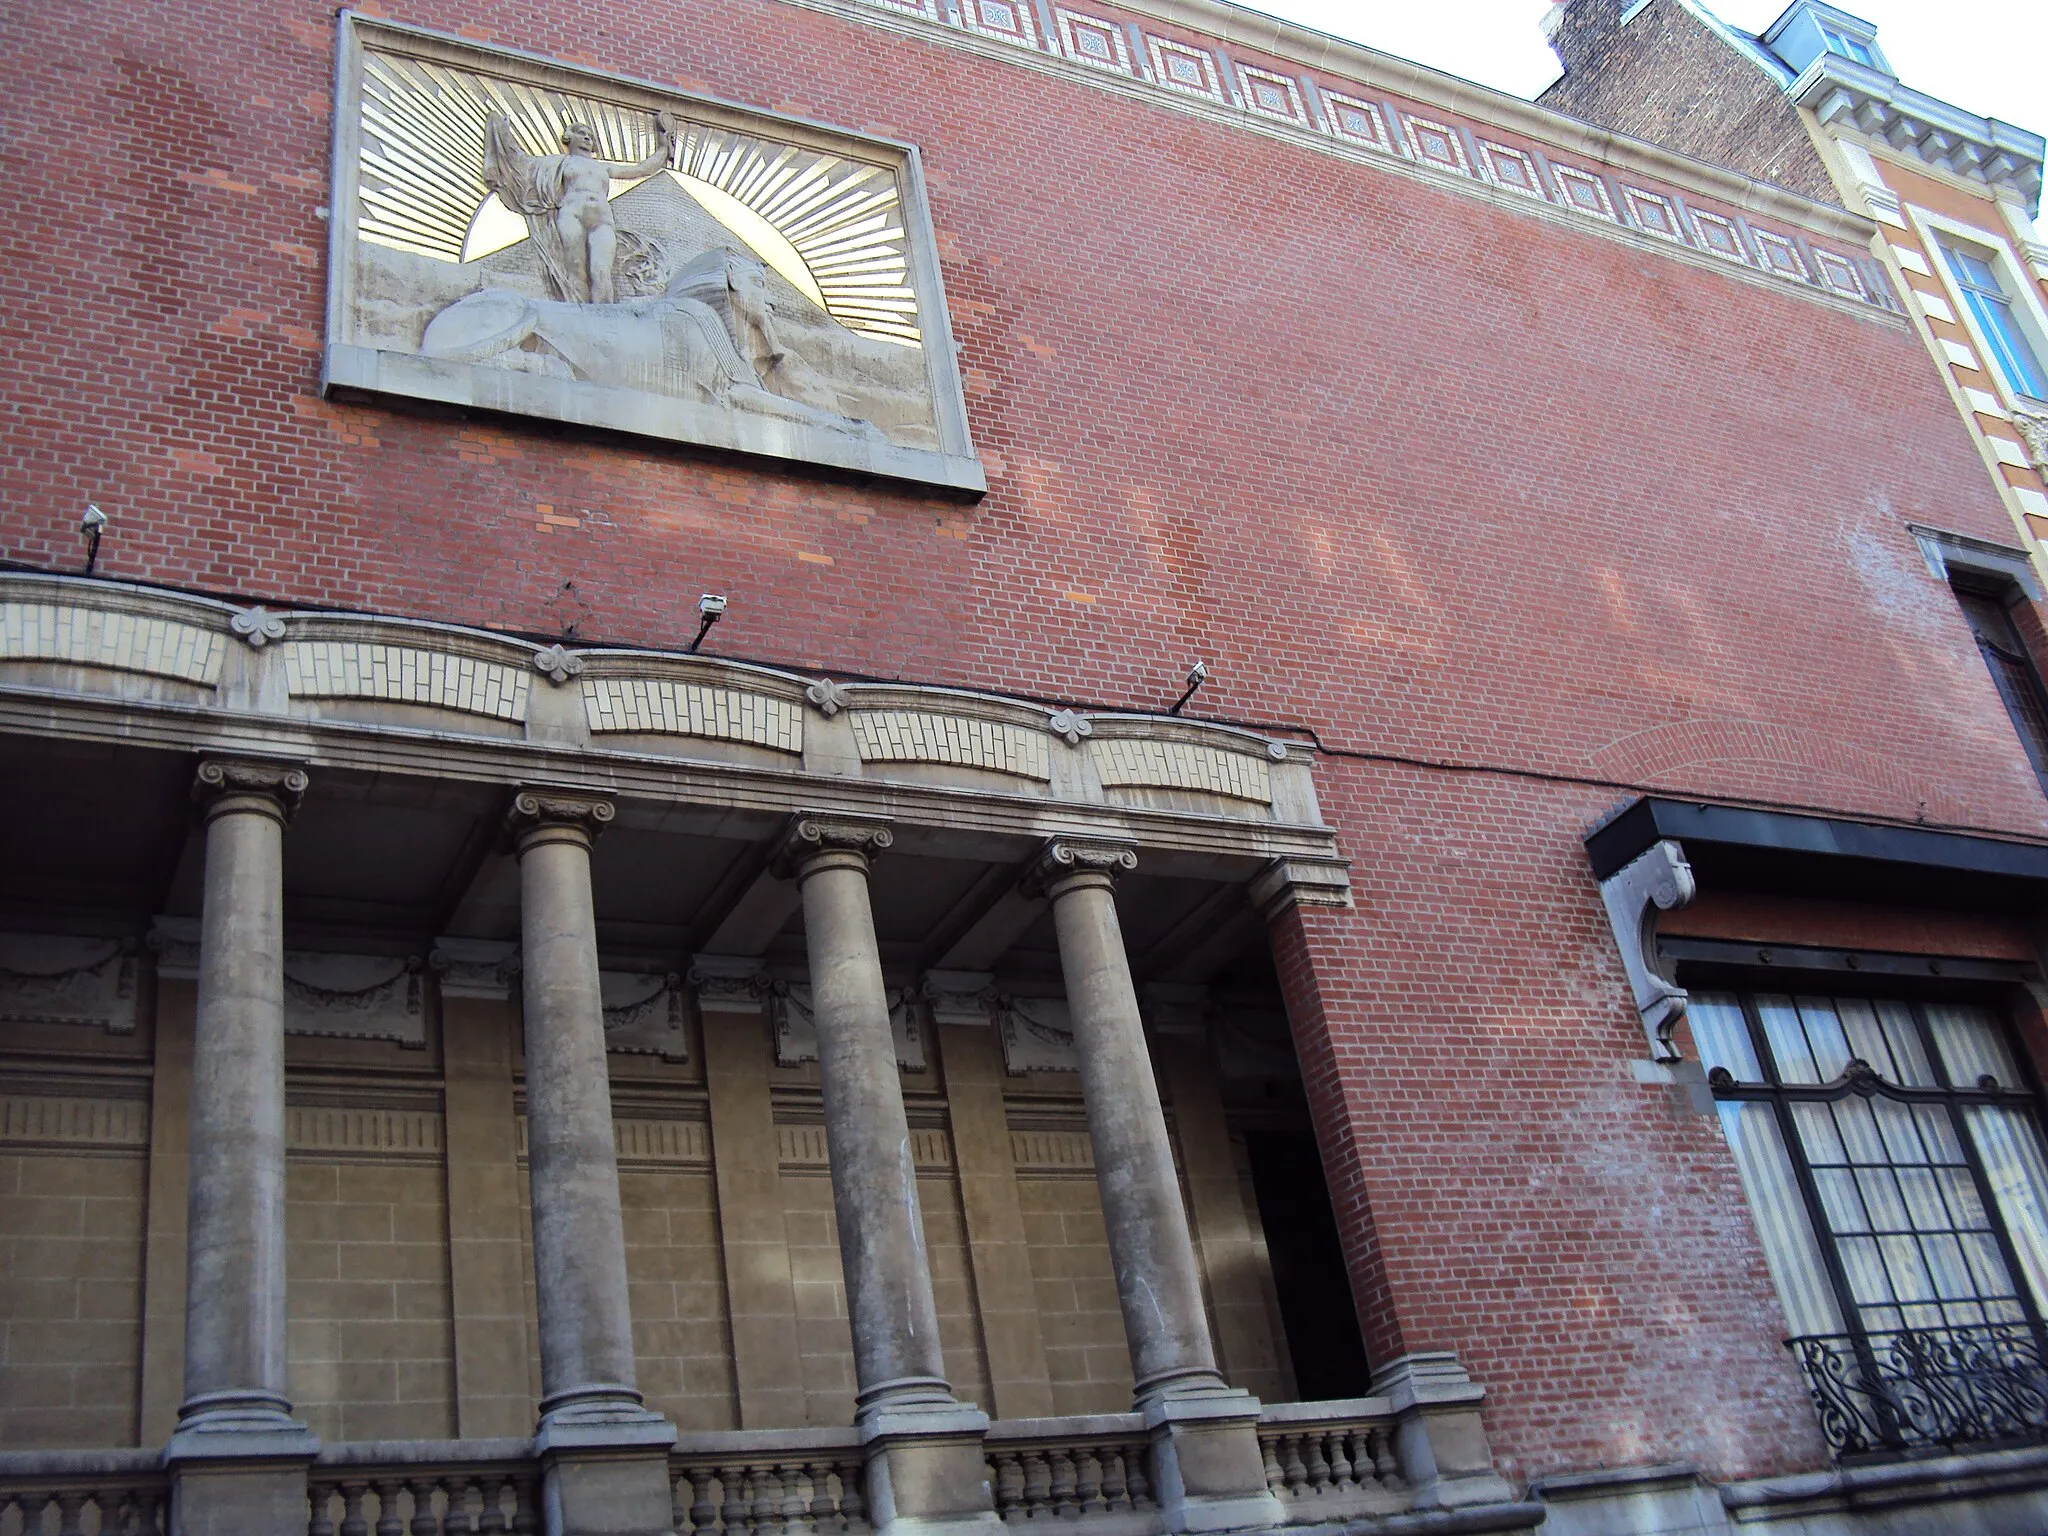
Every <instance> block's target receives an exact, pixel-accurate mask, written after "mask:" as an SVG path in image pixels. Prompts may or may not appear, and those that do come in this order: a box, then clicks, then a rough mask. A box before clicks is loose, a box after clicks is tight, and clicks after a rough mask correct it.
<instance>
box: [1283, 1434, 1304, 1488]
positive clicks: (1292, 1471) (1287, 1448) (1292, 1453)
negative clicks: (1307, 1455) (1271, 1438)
mask: <svg viewBox="0 0 2048 1536" xmlns="http://www.w3.org/2000/svg"><path fill="white" fill-rule="evenodd" d="M1280 1468H1281V1470H1282V1471H1283V1472H1285V1473H1286V1474H1287V1496H1288V1497H1289V1498H1293V1499H1298V1498H1300V1497H1301V1494H1302V1490H1303V1489H1304V1488H1306V1487H1307V1486H1308V1463H1307V1462H1305V1461H1303V1460H1302V1458H1301V1436H1299V1435H1282V1436H1281V1437H1280Z"/></svg>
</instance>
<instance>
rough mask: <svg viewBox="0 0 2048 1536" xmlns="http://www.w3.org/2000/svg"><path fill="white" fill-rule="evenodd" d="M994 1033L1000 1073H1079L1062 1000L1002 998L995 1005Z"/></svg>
mask: <svg viewBox="0 0 2048 1536" xmlns="http://www.w3.org/2000/svg"><path fill="white" fill-rule="evenodd" d="M996 1033H997V1035H998V1037H999V1038H1000V1039H1001V1040H1002V1042H1003V1070H1004V1071H1006V1072H1008V1073H1009V1074H1010V1075H1011V1076H1012V1077H1022V1076H1024V1075H1025V1074H1026V1073H1027V1072H1079V1071H1080V1070H1081V1062H1080V1058H1079V1057H1077V1056H1076V1055H1075V1054H1074V1021H1073V1019H1072V1017H1071V1016H1070V1015H1069V1014H1068V1012H1067V1000H1066V999H1065V998H1063V997H1009V996H1005V997H1003V998H1002V999H1001V1000H1000V1001H999V1002H998V1003H997V1004H996Z"/></svg>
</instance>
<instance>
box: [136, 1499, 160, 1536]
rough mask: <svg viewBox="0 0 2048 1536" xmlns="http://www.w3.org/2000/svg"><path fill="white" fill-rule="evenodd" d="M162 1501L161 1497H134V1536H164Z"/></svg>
mask: <svg viewBox="0 0 2048 1536" xmlns="http://www.w3.org/2000/svg"><path fill="white" fill-rule="evenodd" d="M163 1507H164V1501H163V1498H162V1496H161V1495H159V1494H154V1493H138V1494H137V1495H135V1536H164V1528H163Z"/></svg>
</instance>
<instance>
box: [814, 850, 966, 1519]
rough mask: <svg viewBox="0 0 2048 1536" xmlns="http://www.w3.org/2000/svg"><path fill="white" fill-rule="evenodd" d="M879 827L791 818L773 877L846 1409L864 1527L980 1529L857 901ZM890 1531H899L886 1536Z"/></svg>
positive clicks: (875, 955) (883, 1016)
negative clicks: (803, 1022)
mask: <svg viewBox="0 0 2048 1536" xmlns="http://www.w3.org/2000/svg"><path fill="white" fill-rule="evenodd" d="M893 840H894V839H893V835H892V834H891V832H890V831H889V828H888V826H887V825H886V824H884V823H882V822H880V821H876V820H872V819H868V818H861V817H847V816H827V815H813V814H799V815H798V816H797V817H796V818H795V820H794V821H793V822H792V823H791V825H790V829H789V832H788V834H787V837H786V839H785V841H784V843H783V845H782V848H781V849H780V851H779V852H778V854H777V858H776V866H775V867H776V869H777V870H778V871H779V872H782V873H784V874H786V875H788V876H791V877H793V878H795V879H796V881H797V882H798V884H799V886H800V888H801V891H802V895H803V911H804V943H805V945H806V948H807V949H808V951H809V957H810V983H811V1008H812V1016H813V1018H814V1020H815V1022H816V1026H817V1032H818V1080H819V1083H820V1086H821V1088H822V1090H823V1094H824V1100H825V1145H826V1152H827V1155H828V1157H829V1158H830V1161H831V1165H832V1205H833V1209H834V1211H835V1212H836V1213H837V1215H838V1218H839V1256H840V1263H841V1265H842V1267H843V1268H844V1270H845V1273H846V1306H847V1313H848V1315H849V1317H850V1318H851V1321H852V1324H853V1358H854V1375H855V1380H856V1385H857V1388H858V1393H857V1396H856V1398H855V1402H856V1404H857V1405H858V1407H857V1421H858V1423H859V1424H860V1427H861V1440H862V1444H863V1445H864V1447H866V1452H867V1473H868V1501H869V1505H870V1508H871V1511H872V1514H873V1518H874V1521H875V1524H876V1526H877V1528H878V1529H880V1530H887V1529H888V1528H889V1527H891V1526H895V1525H896V1524H897V1522H899V1521H902V1520H914V1521H915V1522H916V1523H917V1525H918V1527H919V1528H920V1529H923V1528H924V1527H926V1526H927V1525H929V1524H930V1523H932V1522H934V1521H938V1522H942V1523H944V1524H946V1525H948V1526H949V1527H951V1526H970V1525H971V1526H975V1527H978V1528H982V1529H986V1530H994V1529H996V1528H997V1527H998V1525H999V1522H998V1521H997V1519H996V1516H995V1514H994V1500H993V1497H992V1494H991V1490H990V1488H989V1484H988V1478H987V1469H986V1465H985V1463H984V1462H983V1460H982V1453H981V1437H982V1435H983V1433H984V1432H985V1431H986V1430H987V1428H988V1418H987V1416H986V1415H985V1414H982V1413H980V1412H978V1411H977V1410H975V1409H972V1408H969V1407H967V1406H965V1405H963V1404H960V1403H957V1402H955V1401H954V1400H953V1393H952V1388H951V1387H950V1386H949V1385H948V1383H947V1381H946V1367H945V1360H944V1358H943V1356H942V1353H941V1350H940V1346H939V1315H938V1307H937V1305H936V1304H935V1303H934V1301H933V1299H932V1279H931V1269H930V1266H929V1264H928V1263H927V1262H926V1258H925V1245H924V1220H923V1215H922V1213H921V1211H920V1209H919V1206H918V1199H917V1170H916V1166H915V1164H914V1162H913V1160H912V1157H911V1148H910V1122H909V1120H908V1118H907V1117H906V1116H905V1115H904V1112H903V1086H902V1083H901V1081H900V1080H899V1079H898V1077H897V1068H896V1042H895V1039H894V1037H893V1035H892V1034H891V1032H890V1028H889V1000H888V995H887V993H886V992H885V991H884V989H883V986H882V960H881V954H880V951H879V950H878V949H877V947H876V944H875V923H874V914H873V910H872V907H871V906H870V903H869V898H868V866H869V860H870V858H871V857H872V856H873V855H875V854H877V853H880V852H881V851H882V850H883V849H885V848H887V847H888V846H889V845H890V843H891V842H892V841H893ZM899 1529H900V1527H899Z"/></svg>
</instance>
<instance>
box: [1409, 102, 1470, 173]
mask: <svg viewBox="0 0 2048 1536" xmlns="http://www.w3.org/2000/svg"><path fill="white" fill-rule="evenodd" d="M1401 127H1402V130H1403V132H1405V133H1406V135H1407V138H1408V150H1409V153H1410V154H1412V155H1414V156H1415V158H1416V159H1417V160H1420V161H1421V162H1422V163H1423V164H1424V165H1433V166H1435V167H1436V168H1437V169H1438V170H1440V171H1450V172H1452V173H1453V174H1455V175H1458V176H1469V175H1471V174H1472V162H1471V161H1470V160H1469V159H1467V158H1466V155H1465V145H1464V142H1463V141H1462V140H1461V139H1460V138H1459V137H1458V130H1457V129H1455V128H1453V127H1452V126H1451V125H1450V124H1449V123H1439V122H1435V121H1433V120H1431V119H1430V118H1426V117H1417V116H1415V115H1414V114H1413V113H1404V114H1403V115H1402V119H1401Z"/></svg>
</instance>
